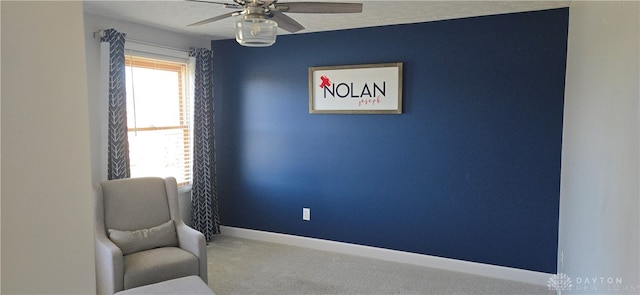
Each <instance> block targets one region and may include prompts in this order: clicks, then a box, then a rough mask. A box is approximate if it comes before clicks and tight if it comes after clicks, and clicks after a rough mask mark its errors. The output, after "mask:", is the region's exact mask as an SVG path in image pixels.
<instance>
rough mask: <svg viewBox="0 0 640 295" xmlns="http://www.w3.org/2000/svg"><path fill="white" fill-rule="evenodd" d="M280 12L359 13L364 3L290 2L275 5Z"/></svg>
mask: <svg viewBox="0 0 640 295" xmlns="http://www.w3.org/2000/svg"><path fill="white" fill-rule="evenodd" d="M274 6H275V7H276V9H277V10H278V11H281V12H291V13H359V12H362V3H335V2H288V3H275V4H274Z"/></svg>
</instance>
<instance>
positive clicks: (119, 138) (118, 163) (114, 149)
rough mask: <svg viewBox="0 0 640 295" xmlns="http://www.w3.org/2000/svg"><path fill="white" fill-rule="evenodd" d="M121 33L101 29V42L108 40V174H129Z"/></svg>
mask: <svg viewBox="0 0 640 295" xmlns="http://www.w3.org/2000/svg"><path fill="white" fill-rule="evenodd" d="M125 36H126V34H124V33H119V32H118V31H116V30H114V29H108V30H105V31H104V32H103V35H102V38H101V39H100V42H108V43H109V127H108V128H109V135H108V138H109V142H108V144H109V148H108V150H109V151H108V157H109V159H108V163H107V165H108V178H109V179H119V178H129V177H130V176H131V172H130V169H129V140H128V137H127V92H126V89H125V86H126V80H125V68H124V42H125Z"/></svg>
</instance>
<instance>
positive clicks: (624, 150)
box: [558, 1, 640, 294]
mask: <svg viewBox="0 0 640 295" xmlns="http://www.w3.org/2000/svg"><path fill="white" fill-rule="evenodd" d="M639 28H640V2H637V1H631V2H625V1H615V2H613V1H612V2H582V1H573V2H572V4H571V7H570V14H569V40H568V57H567V79H566V93H565V117H564V134H563V137H564V138H563V150H562V176H561V178H562V180H561V192H560V228H559V248H558V249H559V261H558V272H560V273H565V274H567V275H568V276H569V277H570V278H571V279H572V280H573V290H572V292H574V293H580V294H584V293H587V292H588V293H591V294H613V293H622V294H637V293H638V292H640V289H638V288H640V285H638V284H640V270H639V268H640V241H639V237H640V235H639V233H640V222H639V216H640V214H639V212H640V211H639V209H640V203H639V198H640V197H639V194H640V189H639V186H638V183H639V182H640V168H639V167H640V157H639V154H640V145H639V138H640V125H639V124H640V123H639V119H638V117H639V112H640V98H639V97H640V86H639V84H640V75H639V68H640V57H639V56H640V51H639V47H640V29H639ZM562 254H563V255H562ZM593 277H596V278H606V279H608V278H610V277H611V278H614V279H618V278H620V279H621V280H622V283H621V284H620V283H618V282H617V281H616V282H614V283H613V284H609V282H607V281H606V280H605V281H604V282H602V281H601V280H599V279H598V280H597V282H588V283H587V282H585V278H593ZM587 288H588V289H587ZM625 288H627V289H625ZM630 288H634V289H633V290H632V289H630Z"/></svg>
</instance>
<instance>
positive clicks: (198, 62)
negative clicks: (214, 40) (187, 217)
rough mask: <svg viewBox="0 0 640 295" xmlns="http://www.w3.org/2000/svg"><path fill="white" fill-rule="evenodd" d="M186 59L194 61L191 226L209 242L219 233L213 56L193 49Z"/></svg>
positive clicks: (209, 51)
mask: <svg viewBox="0 0 640 295" xmlns="http://www.w3.org/2000/svg"><path fill="white" fill-rule="evenodd" d="M189 56H191V57H193V58H195V87H194V94H193V95H194V99H193V108H194V111H193V180H192V182H193V183H192V188H191V210H192V212H191V223H192V226H193V228H195V229H196V230H198V231H200V232H202V233H203V234H204V236H205V238H206V240H207V241H211V239H212V238H213V235H214V234H218V233H220V227H219V225H220V217H219V216H218V195H217V192H216V174H215V171H216V170H215V165H216V162H215V156H214V129H213V81H212V77H211V68H212V64H211V63H212V61H213V53H212V51H211V50H209V49H206V48H197V49H194V48H192V49H191V52H190V53H189Z"/></svg>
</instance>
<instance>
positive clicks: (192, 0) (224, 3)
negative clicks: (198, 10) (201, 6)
mask: <svg viewBox="0 0 640 295" xmlns="http://www.w3.org/2000/svg"><path fill="white" fill-rule="evenodd" d="M185 1H188V2H200V3H209V4H220V5H236V4H235V3H229V2H217V1H205V0H185Z"/></svg>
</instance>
